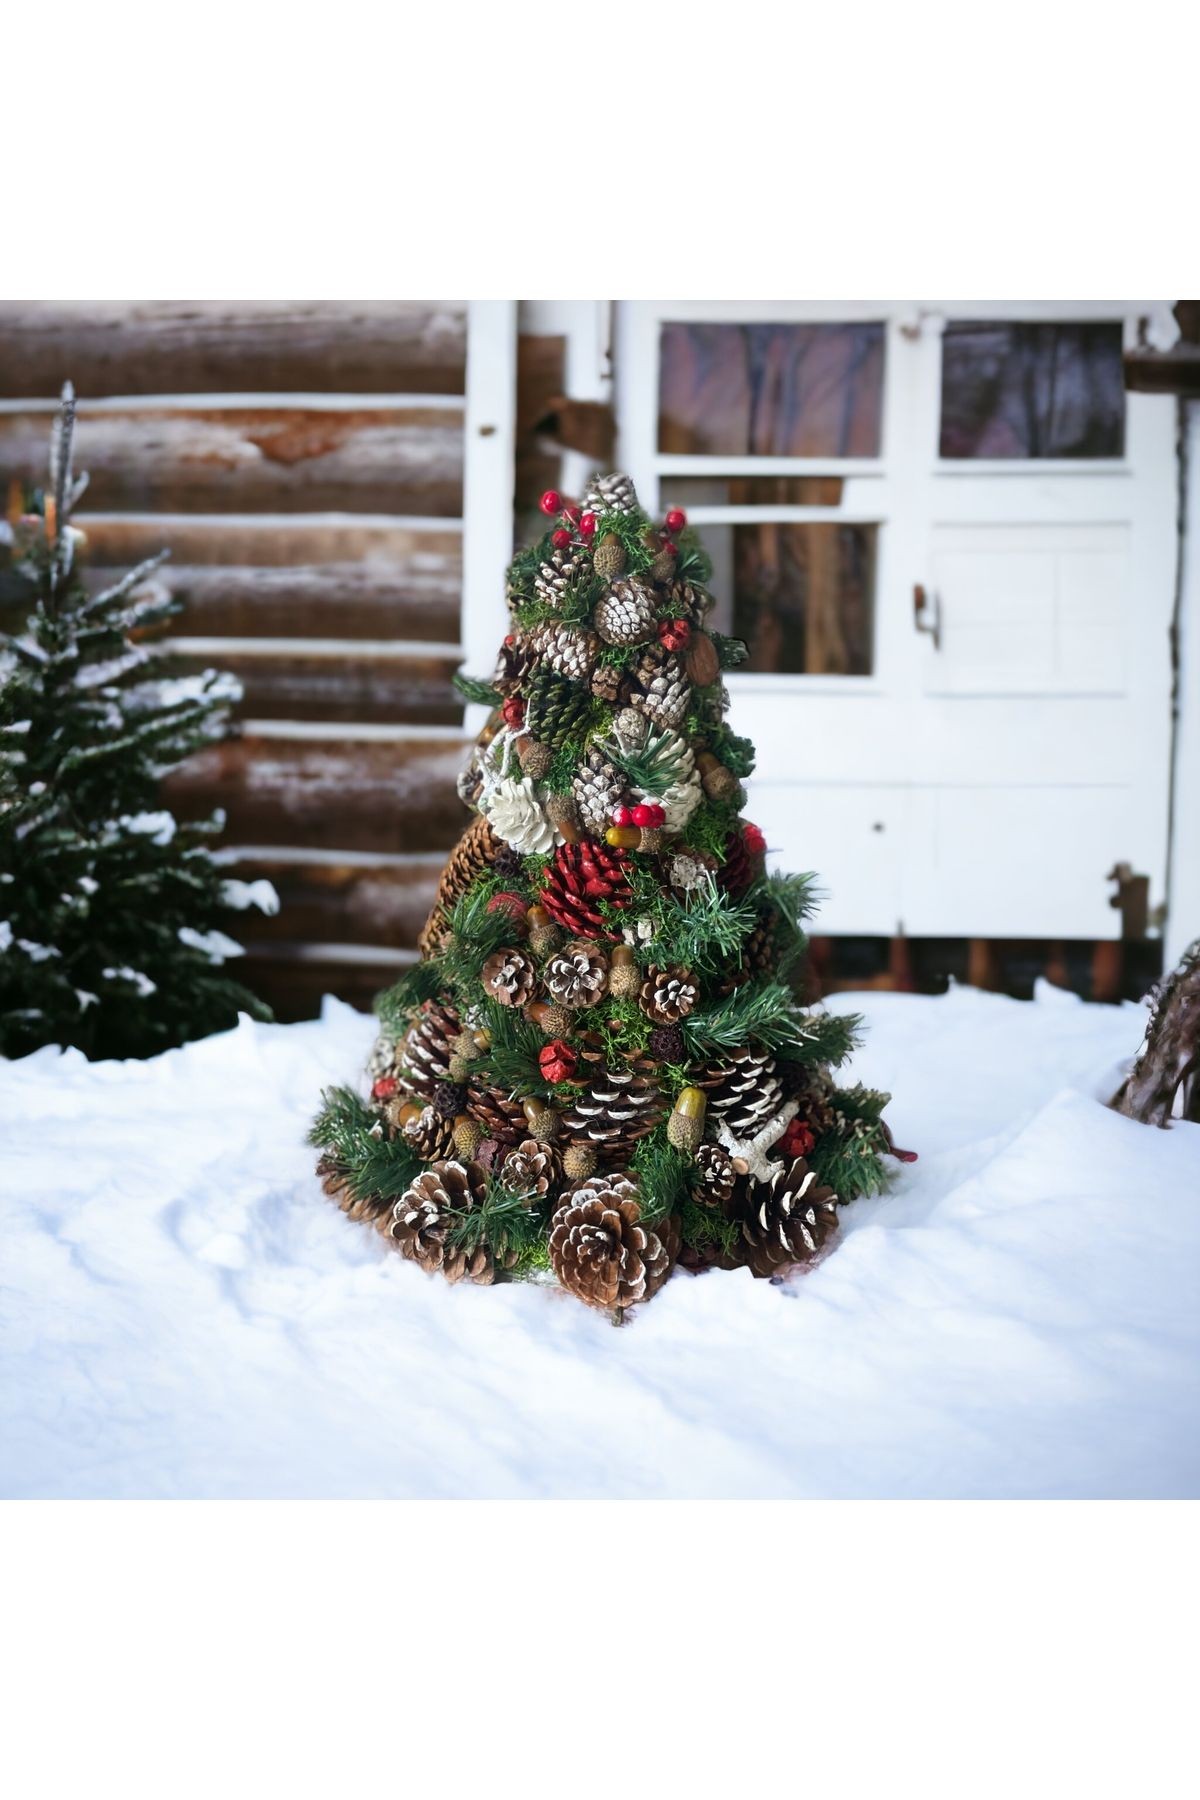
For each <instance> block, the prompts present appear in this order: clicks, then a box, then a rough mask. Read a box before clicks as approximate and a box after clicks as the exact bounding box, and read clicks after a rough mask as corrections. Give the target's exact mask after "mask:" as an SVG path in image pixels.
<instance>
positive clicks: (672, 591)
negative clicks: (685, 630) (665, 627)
mask: <svg viewBox="0 0 1200 1800" xmlns="http://www.w3.org/2000/svg"><path fill="white" fill-rule="evenodd" d="M666 598H667V601H668V603H669V605H670V608H671V617H672V618H673V619H686V620H687V622H688V624H689V625H693V626H698V625H701V624H702V623H703V621H704V615H705V614H706V613H707V612H708V610H709V607H710V606H711V605H712V601H711V599H710V598H709V596H708V595H707V594H706V593H705V591H704V589H703V588H698V587H693V586H692V584H691V582H690V581H673V582H672V583H671V584H670V586H669V587H668V589H667V595H666Z"/></svg>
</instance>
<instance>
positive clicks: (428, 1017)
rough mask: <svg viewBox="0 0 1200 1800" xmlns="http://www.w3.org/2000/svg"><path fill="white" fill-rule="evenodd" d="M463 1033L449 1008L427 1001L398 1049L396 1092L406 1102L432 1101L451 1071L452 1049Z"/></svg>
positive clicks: (433, 1001)
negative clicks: (440, 1084) (439, 1083)
mask: <svg viewBox="0 0 1200 1800" xmlns="http://www.w3.org/2000/svg"><path fill="white" fill-rule="evenodd" d="M461 1030H462V1022H461V1020H460V1019H459V1017H458V1014H457V1013H456V1012H455V1011H454V1010H453V1008H452V1007H449V1006H443V1005H442V1004H441V1002H440V1001H437V1000H427V1001H426V1002H425V1004H424V1006H423V1007H422V1008H421V1010H420V1012H419V1013H418V1014H417V1016H416V1018H415V1019H414V1020H413V1022H412V1024H411V1025H410V1026H409V1028H408V1032H407V1034H406V1036H405V1039H404V1042H403V1044H402V1045H401V1046H400V1055H399V1068H398V1072H397V1078H398V1080H399V1084H400V1085H399V1089H398V1092H399V1093H400V1094H401V1095H403V1096H405V1097H406V1098H409V1099H418V1100H421V1101H425V1100H429V1099H432V1097H433V1091H434V1088H435V1087H436V1086H437V1084H438V1082H439V1081H445V1080H446V1078H447V1075H448V1074H449V1071H450V1058H451V1056H452V1055H453V1054H454V1052H453V1050H452V1048H451V1046H452V1044H453V1042H454V1040H455V1039H456V1038H457V1037H458V1034H459V1032H460V1031H461Z"/></svg>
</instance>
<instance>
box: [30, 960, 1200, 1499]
mask: <svg viewBox="0 0 1200 1800" xmlns="http://www.w3.org/2000/svg"><path fill="white" fill-rule="evenodd" d="M831 1004H832V1005H834V1006H835V1007H836V1008H837V1009H838V1010H849V1009H853V1008H857V1009H860V1010H862V1011H863V1012H864V1013H865V1015H866V1017H867V1020H868V1024H869V1028H870V1035H869V1037H868V1040H867V1044H866V1047H865V1048H864V1049H863V1051H862V1052H861V1053H860V1055H859V1057H858V1059H857V1067H856V1071H855V1072H856V1073H857V1074H859V1075H861V1076H862V1078H863V1079H865V1080H869V1081H875V1082H878V1083H879V1084H880V1085H882V1086H885V1087H890V1088H891V1089H892V1090H893V1092H894V1095H895V1099H894V1102H893V1105H892V1108H891V1114H890V1116H891V1118H892V1122H893V1125H894V1128H895V1132H896V1136H897V1139H898V1141H899V1142H900V1143H902V1144H905V1145H913V1146H915V1147H916V1148H918V1149H919V1150H920V1151H921V1161H920V1162H919V1163H917V1164H916V1165H914V1166H911V1167H904V1168H898V1172H897V1180H896V1183H895V1186H894V1188H893V1190H892V1192H891V1193H890V1195H888V1196H886V1197H883V1198H880V1199H874V1200H869V1201H859V1202H857V1203H855V1205H854V1206H852V1207H850V1208H848V1209H847V1210H846V1211H845V1212H844V1213H843V1215H842V1219H843V1229H842V1234H841V1241H840V1243H839V1245H838V1247H837V1248H836V1249H835V1250H834V1252H833V1253H832V1254H831V1255H830V1256H829V1257H828V1258H827V1259H826V1260H825V1261H824V1262H823V1263H821V1264H820V1266H819V1267H818V1268H816V1269H815V1270H814V1271H812V1272H811V1273H809V1274H808V1275H806V1276H803V1277H801V1278H799V1279H795V1280H793V1281H792V1282H790V1283H789V1284H788V1285H786V1286H783V1287H775V1286H772V1285H770V1284H768V1283H763V1282H755V1281H753V1280H752V1279H751V1278H750V1277H749V1275H747V1274H744V1273H738V1274H734V1275H724V1274H719V1273H718V1274H710V1275H706V1276H703V1277H700V1278H699V1279H693V1278H689V1277H686V1276H677V1277H676V1278H675V1279H674V1280H673V1281H672V1282H671V1283H670V1284H669V1285H668V1287H667V1288H666V1289H665V1291H664V1292H663V1293H662V1295H661V1296H660V1297H659V1298H657V1299H656V1300H655V1301H654V1302H653V1303H652V1304H651V1305H650V1306H649V1307H646V1308H645V1309H643V1310H642V1311H640V1312H639V1313H637V1314H635V1316H634V1318H633V1319H632V1321H631V1322H630V1323H629V1324H628V1325H627V1326H626V1327H625V1328H624V1329H622V1330H620V1331H616V1330H614V1329H613V1328H612V1327H611V1325H610V1324H609V1323H608V1322H607V1320H606V1319H605V1318H603V1317H601V1316H599V1315H597V1314H594V1313H590V1312H588V1311H586V1310H585V1309H584V1308H582V1307H580V1306H579V1305H578V1304H577V1303H576V1302H574V1301H573V1300H571V1299H569V1298H568V1297H566V1296H564V1295H562V1294H561V1293H559V1292H556V1291H554V1290H553V1289H548V1288H545V1287H538V1286H500V1287H495V1288H491V1289H486V1288H469V1287H465V1286H464V1287H458V1288H450V1287H447V1286H446V1285H445V1284H444V1283H442V1282H440V1281H433V1280H430V1279H428V1278H427V1277H426V1276H424V1275H423V1274H421V1272H420V1271H419V1270H417V1269H415V1268H414V1267H412V1266H411V1265H410V1264H406V1263H404V1262H403V1261H402V1260H401V1259H400V1258H399V1257H397V1256H395V1255H392V1254H389V1253H388V1252H387V1251H386V1249H385V1248H384V1247H383V1246H382V1244H381V1243H380V1241H379V1240H378V1239H377V1238H376V1237H375V1236H374V1235H373V1234H372V1233H370V1232H369V1231H367V1230H366V1229H364V1228H363V1227H362V1226H358V1225H354V1224H353V1223H351V1222H350V1221H348V1220H346V1219H345V1218H343V1217H342V1216H341V1215H340V1214H339V1213H338V1212H337V1211H336V1209H335V1208H334V1207H333V1206H332V1205H331V1204H330V1203H329V1202H328V1201H327V1200H326V1199H325V1198H324V1197H323V1196H322V1194H321V1193H320V1190H319V1188H318V1186H317V1183H316V1181H315V1179H314V1177H313V1174H312V1170H311V1163H312V1152H311V1151H310V1150H309V1149H308V1147H307V1146H306V1144H305V1143H304V1133H305V1130H306V1128H307V1125H308V1121H309V1118H310V1116H311V1114H312V1112H313V1110H314V1107H315V1105H316V1103H317V1095H318V1091H319V1089H320V1088H321V1086H322V1085H324V1084H327V1083H329V1082H332V1081H338V1080H342V1079H345V1078H346V1077H348V1076H352V1075H353V1073H354V1072H355V1071H356V1070H357V1069H358V1068H359V1067H360V1066H361V1065H362V1064H363V1062H364V1061H365V1059H366V1056H367V1054H368V1052H369V1050H370V1047H371V1043H372V1041H373V1037H374V1029H373V1024H372V1021H371V1020H370V1019H368V1018H366V1017H364V1016H362V1015H360V1014H357V1013H355V1012H353V1011H351V1010H350V1009H349V1008H347V1007H345V1006H342V1005H340V1004H339V1003H337V1002H334V1001H330V1002H327V1003H326V1012H325V1017H324V1019H323V1020H322V1021H320V1022H316V1021H314V1022H312V1023H308V1024H301V1025H290V1026H262V1025H256V1024H253V1023H251V1022H250V1021H249V1020H245V1019H243V1020H242V1022H241V1023H240V1024H239V1026H238V1027H237V1029H236V1030H235V1031H233V1032H231V1033H227V1034H225V1035H223V1036H220V1037H215V1038H210V1039H208V1040H207V1041H205V1042H203V1043H199V1044H194V1045H191V1046H189V1047H187V1048H186V1049H183V1050H178V1051H172V1052H169V1053H168V1054H166V1055H164V1056H160V1057H158V1058H156V1059H155V1060H153V1061H151V1062H147V1063H127V1064H114V1063H101V1064H88V1063H86V1062H85V1061H84V1060H83V1058H82V1057H80V1056H79V1055H77V1054H75V1053H74V1052H68V1053H67V1054H65V1055H62V1054H60V1053H58V1052H56V1051H53V1050H43V1051H39V1052H38V1053H37V1054H35V1055H33V1056H31V1057H28V1058H26V1059H25V1060H24V1061H21V1062H17V1063H9V1064H0V1242H2V1243H3V1245H4V1253H3V1276H2V1277H0V1279H2V1280H3V1283H4V1287H5V1298H4V1305H3V1307H2V1308H0V1492H3V1493H4V1494H6V1495H8V1496H46V1497H64V1496H90V1497H134V1496H147V1497H159V1496H166V1497H170V1496H212V1497H225V1496H241V1497H256V1496H331V1497H338V1496H361V1497H382V1496H396V1497H452V1496H453V1497H460V1496H462V1497H503V1498H510V1497H603V1496H612V1497H639V1498H640V1497H789V1496H794V1497H806V1496H901V1497H910V1496H913V1497H915V1496H946V1497H957V1496H1055V1497H1057V1496H1071V1497H1085V1496H1122V1497H1147V1496H1161V1497H1179V1496H1194V1495H1196V1494H1197V1493H1198V1492H1200V1433H1198V1432H1197V1429H1196V1427H1197V1399H1196V1396H1197V1392H1198V1391H1200V1383H1198V1381H1197V1377H1198V1375H1200V1307H1198V1306H1197V1297H1198V1296H1197V1286H1198V1283H1197V1273H1198V1269H1200V1127H1197V1126H1194V1125H1186V1124H1177V1125H1176V1126H1174V1127H1173V1128H1172V1129H1171V1130H1170V1131H1157V1130H1152V1129H1148V1128H1146V1127H1143V1126H1139V1125H1136V1124H1133V1123H1132V1122H1131V1121H1129V1120H1126V1119H1123V1118H1120V1117H1118V1116H1117V1115H1116V1114H1114V1113H1111V1112H1109V1111H1108V1110H1107V1109H1106V1108H1105V1107H1103V1106H1102V1105H1101V1104H1100V1103H1099V1099H1098V1097H1099V1096H1103V1095H1105V1094H1107V1093H1108V1092H1109V1091H1111V1088H1112V1087H1113V1085H1114V1084H1115V1081H1116V1079H1117V1077H1118V1075H1119V1071H1120V1065H1121V1062H1122V1059H1124V1058H1127V1057H1128V1056H1129V1055H1131V1054H1132V1052H1133V1050H1134V1049H1135V1048H1136V1045H1137V1043H1138V1041H1139V1039H1140V1036H1141V1032H1142V1026H1143V1014H1142V1012H1141V1010H1140V1009H1138V1008H1134V1007H1124V1008H1120V1009H1118V1008H1104V1007H1093V1006H1088V1005H1084V1004H1083V1003H1082V1002H1079V1001H1077V1000H1075V999H1073V998H1071V997H1069V996H1066V995H1063V994H1061V993H1058V992H1057V991H1055V990H1054V989H1051V988H1048V987H1047V986H1045V985H1044V984H1043V985H1042V986H1041V987H1040V989H1039V992H1038V996H1037V999H1036V1001H1035V1002H1034V1003H1032V1004H1022V1003H1019V1002H1017V1001H1012V1000H1007V999H1004V998H1002V997H999V996H994V995H987V994H982V993H979V992H976V991H974V990H970V989H958V990H954V991H952V992H951V993H950V994H948V995H946V996H945V997H943V998H938V999H927V998H921V997H915V996H911V995H843V996H839V997H837V999H836V1000H835V1001H834V1002H832V1003H831Z"/></svg>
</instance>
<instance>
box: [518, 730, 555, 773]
mask: <svg viewBox="0 0 1200 1800" xmlns="http://www.w3.org/2000/svg"><path fill="white" fill-rule="evenodd" d="M517 760H518V761H519V763H520V765H521V768H522V769H523V770H524V772H525V774H526V775H528V776H529V778H530V780H531V781H541V779H542V777H543V776H544V775H547V774H548V773H549V771H550V764H551V763H552V762H553V761H554V752H553V751H552V750H551V748H550V746H549V744H542V743H539V742H538V740H537V738H532V737H529V736H528V735H527V734H522V736H521V737H519V738H518V739H517Z"/></svg>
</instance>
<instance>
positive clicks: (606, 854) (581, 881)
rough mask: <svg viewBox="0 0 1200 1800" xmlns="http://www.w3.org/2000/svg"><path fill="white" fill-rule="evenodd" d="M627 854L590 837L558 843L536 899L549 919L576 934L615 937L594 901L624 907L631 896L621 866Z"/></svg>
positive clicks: (623, 865) (591, 936)
mask: <svg viewBox="0 0 1200 1800" xmlns="http://www.w3.org/2000/svg"><path fill="white" fill-rule="evenodd" d="M628 860H629V859H628V857H627V856H626V854H625V852H624V851H623V850H611V849H609V848H608V847H607V846H606V845H604V844H600V843H596V842H593V841H592V840H591V839H590V838H585V839H583V840H582V841H581V842H580V843H578V844H562V845H560V846H559V848H558V849H557V850H556V851H555V852H554V858H553V861H552V862H550V863H549V864H548V865H547V868H546V872H545V875H544V876H543V877H542V883H543V885H542V891H541V893H540V894H539V895H538V899H539V902H540V903H541V905H542V906H543V907H544V908H545V910H546V911H547V912H548V913H549V914H550V916H551V918H552V919H555V920H557V921H558V923H559V924H560V925H564V926H565V927H566V929H567V930H568V931H570V932H571V933H572V934H573V935H574V936H576V937H586V938H599V937H604V938H615V937H617V936H618V935H619V934H618V933H617V932H616V931H615V930H614V929H613V928H612V927H611V926H610V925H609V924H608V923H607V922H606V921H605V919H604V916H603V914H602V913H601V912H600V910H599V908H598V905H597V902H598V901H601V900H606V901H608V902H609V903H610V904H611V905H613V906H616V907H626V906H628V905H629V904H630V902H631V901H632V899H633V890H632V888H631V887H630V885H629V881H628V878H627V876H626V873H625V870H626V865H627V863H628Z"/></svg>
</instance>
